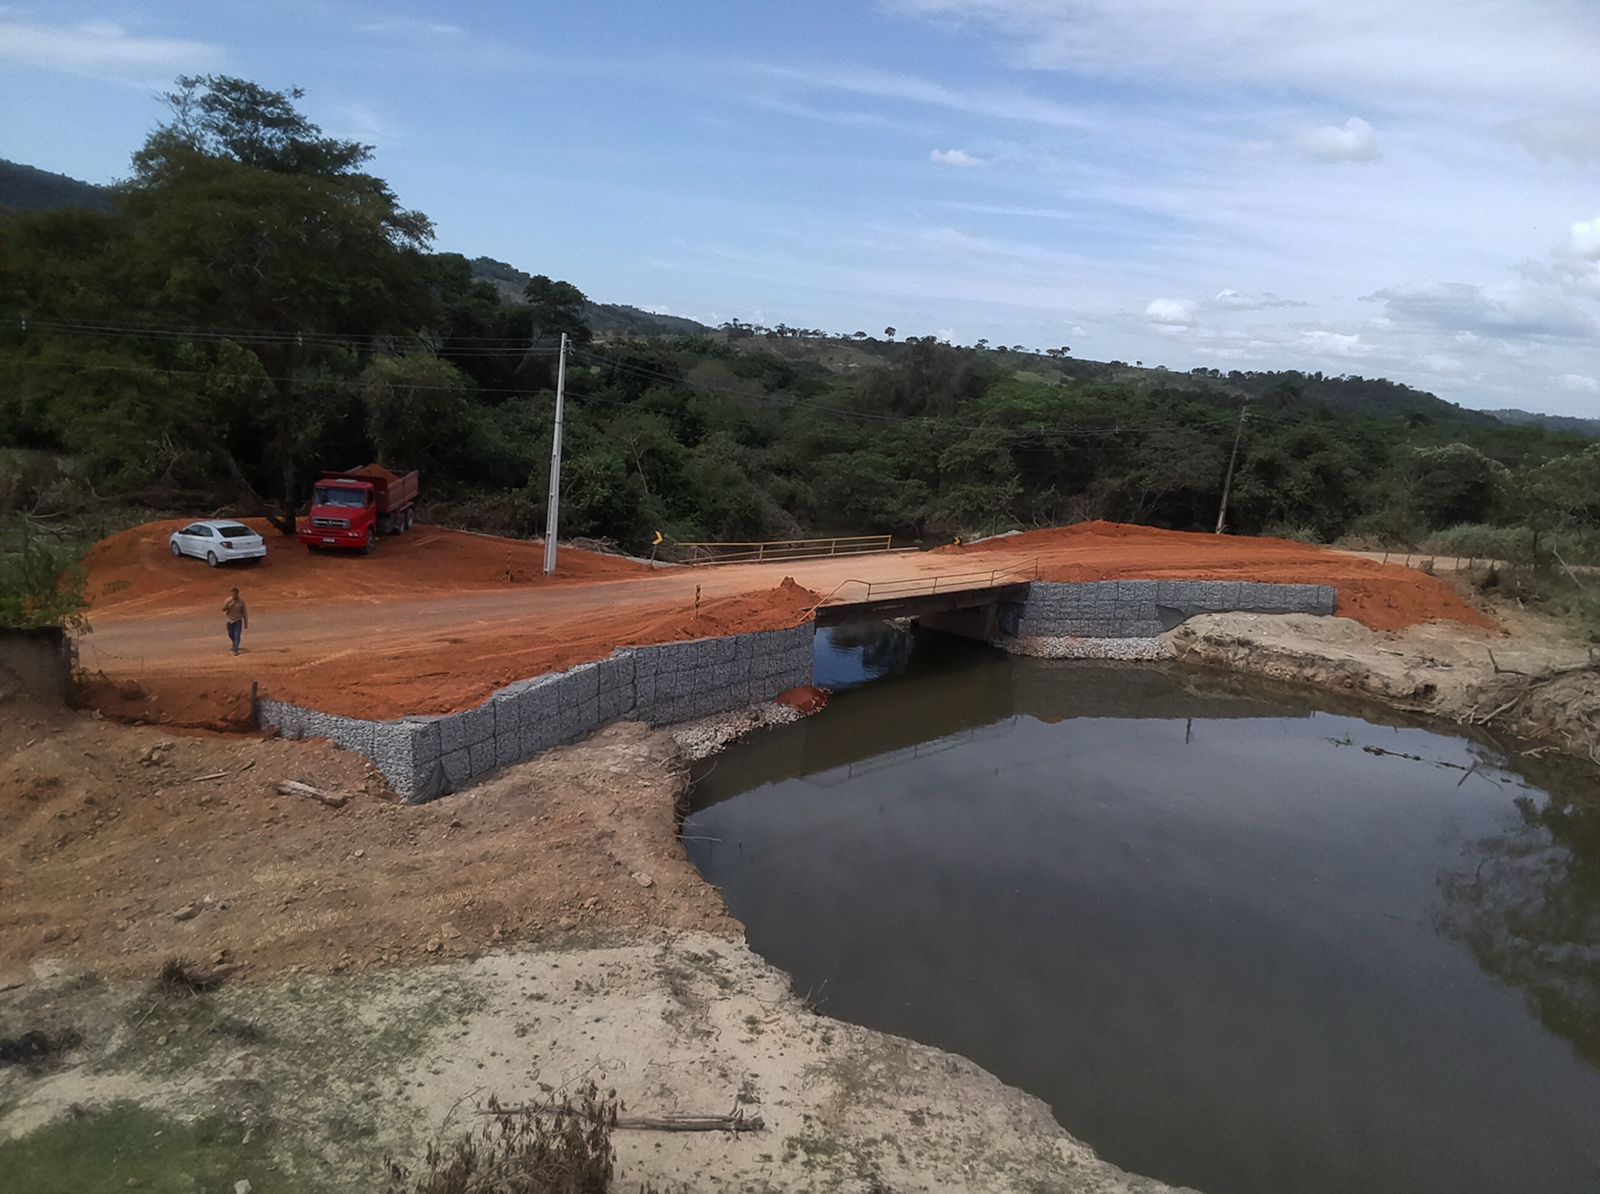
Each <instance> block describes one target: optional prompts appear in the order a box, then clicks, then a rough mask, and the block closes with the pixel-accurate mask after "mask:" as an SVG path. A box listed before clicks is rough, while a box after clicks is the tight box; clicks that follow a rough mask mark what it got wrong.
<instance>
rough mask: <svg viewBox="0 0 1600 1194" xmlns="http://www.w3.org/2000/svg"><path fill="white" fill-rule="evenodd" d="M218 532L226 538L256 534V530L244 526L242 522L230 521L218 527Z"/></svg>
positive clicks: (240, 537) (241, 537) (239, 537)
mask: <svg viewBox="0 0 1600 1194" xmlns="http://www.w3.org/2000/svg"><path fill="white" fill-rule="evenodd" d="M217 534H219V535H221V536H222V537H223V538H224V539H243V538H244V537H245V536H246V535H254V534H255V532H254V531H252V530H251V529H250V528H249V527H247V526H243V525H241V524H240V523H237V522H230V523H229V524H228V525H227V526H225V527H218V528H217Z"/></svg>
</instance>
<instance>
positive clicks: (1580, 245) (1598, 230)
mask: <svg viewBox="0 0 1600 1194" xmlns="http://www.w3.org/2000/svg"><path fill="white" fill-rule="evenodd" d="M1567 247H1568V248H1569V249H1571V251H1572V252H1573V253H1574V254H1575V255H1576V256H1578V257H1581V258H1583V259H1584V260H1585V261H1600V216H1596V217H1595V218H1594V219H1592V220H1579V221H1578V222H1577V223H1576V224H1574V225H1573V226H1572V233H1571V235H1570V236H1569V237H1568V240H1567Z"/></svg>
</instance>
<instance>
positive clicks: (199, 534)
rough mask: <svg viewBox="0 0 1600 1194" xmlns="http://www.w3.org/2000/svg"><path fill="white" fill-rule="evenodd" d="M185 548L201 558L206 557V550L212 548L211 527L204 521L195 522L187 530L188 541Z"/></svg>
mask: <svg viewBox="0 0 1600 1194" xmlns="http://www.w3.org/2000/svg"><path fill="white" fill-rule="evenodd" d="M184 550H185V551H187V552H188V553H189V554H190V555H192V556H198V557H199V558H200V559H202V560H203V559H205V558H206V552H208V551H210V550H211V528H210V527H208V526H205V525H204V524H202V523H198V522H197V523H195V524H194V525H193V526H191V527H190V528H189V529H188V531H187V542H186V544H185V546H184Z"/></svg>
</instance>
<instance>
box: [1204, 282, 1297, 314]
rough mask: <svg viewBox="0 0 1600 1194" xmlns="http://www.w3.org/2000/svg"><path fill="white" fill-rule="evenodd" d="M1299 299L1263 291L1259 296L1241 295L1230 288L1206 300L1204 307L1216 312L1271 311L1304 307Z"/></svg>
mask: <svg viewBox="0 0 1600 1194" xmlns="http://www.w3.org/2000/svg"><path fill="white" fill-rule="evenodd" d="M1307 305H1308V304H1307V303H1304V302H1302V301H1301V300H1299V299H1289V298H1284V297H1282V296H1281V295H1276V294H1273V293H1272V291H1270V290H1263V291H1262V292H1261V293H1260V294H1259V295H1250V294H1241V293H1240V292H1239V291H1237V290H1234V289H1233V288H1232V287H1231V286H1230V287H1227V288H1224V289H1222V290H1219V291H1217V293H1216V294H1214V295H1212V296H1211V298H1210V299H1208V300H1207V302H1206V306H1208V307H1212V308H1215V309H1216V310H1218V311H1271V310H1274V309H1277V308H1280V307H1304V306H1307Z"/></svg>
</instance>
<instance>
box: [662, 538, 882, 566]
mask: <svg viewBox="0 0 1600 1194" xmlns="http://www.w3.org/2000/svg"><path fill="white" fill-rule="evenodd" d="M674 546H675V547H681V548H685V549H687V550H688V552H689V556H690V559H689V562H690V563H691V564H738V563H761V562H764V561H767V560H772V561H774V562H776V561H781V560H799V559H813V558H817V557H822V556H840V555H867V554H870V553H874V552H885V551H889V550H891V549H892V548H893V546H894V536H892V535H834V536H831V537H828V538H824V539H767V540H761V541H756V542H744V543H733V542H730V543H682V542H676V543H674Z"/></svg>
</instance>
